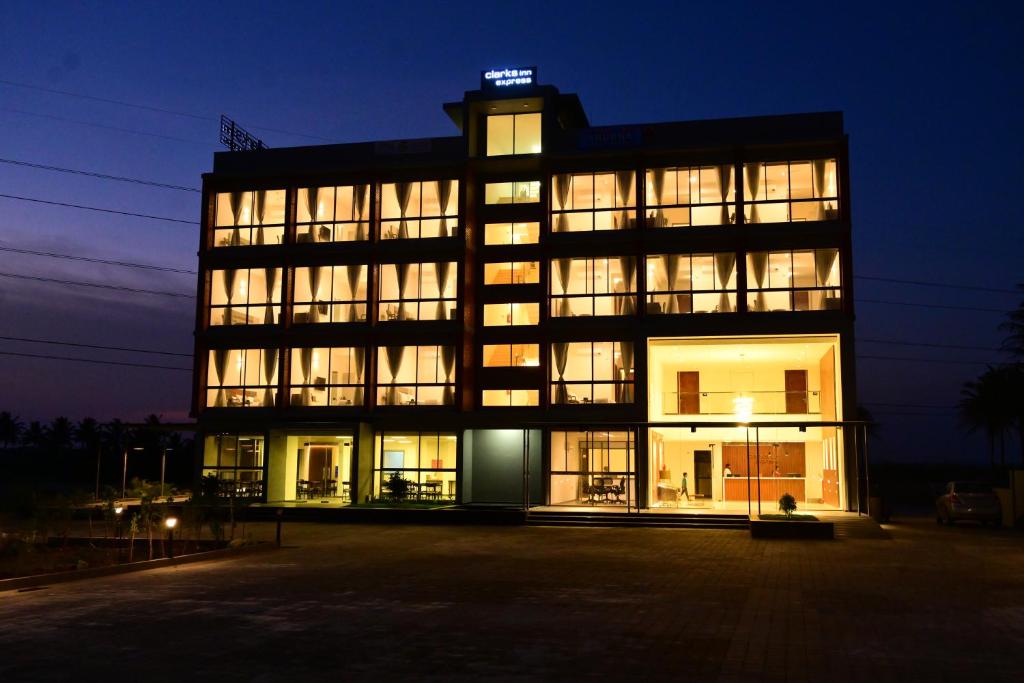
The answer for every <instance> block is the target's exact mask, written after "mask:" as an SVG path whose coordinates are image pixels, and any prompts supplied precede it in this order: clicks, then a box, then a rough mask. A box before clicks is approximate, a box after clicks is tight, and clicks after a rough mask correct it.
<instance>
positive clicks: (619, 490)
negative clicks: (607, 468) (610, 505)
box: [611, 477, 626, 504]
mask: <svg viewBox="0 0 1024 683" xmlns="http://www.w3.org/2000/svg"><path fill="white" fill-rule="evenodd" d="M625 492H626V478H625V477H622V478H620V479H619V483H618V484H616V485H615V486H613V487H612V488H611V494H612V495H613V496H615V502H616V503H619V504H621V503H622V494H623V493H625Z"/></svg>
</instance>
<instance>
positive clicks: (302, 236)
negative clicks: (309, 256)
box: [295, 185, 370, 242]
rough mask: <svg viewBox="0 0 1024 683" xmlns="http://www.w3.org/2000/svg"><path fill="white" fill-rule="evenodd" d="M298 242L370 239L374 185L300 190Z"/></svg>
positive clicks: (297, 207) (298, 200) (296, 237)
mask: <svg viewBox="0 0 1024 683" xmlns="http://www.w3.org/2000/svg"><path fill="white" fill-rule="evenodd" d="M296 204H297V206H296V218H297V221H296V224H297V225H296V234H295V241H297V242H357V241H360V240H368V239H370V231H369V225H370V224H369V222H368V220H369V219H368V216H369V214H370V186H369V185H345V186H341V187H303V188H299V192H298V197H297V202H296Z"/></svg>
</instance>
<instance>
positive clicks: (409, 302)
mask: <svg viewBox="0 0 1024 683" xmlns="http://www.w3.org/2000/svg"><path fill="white" fill-rule="evenodd" d="M455 278H456V268H455V262H453V261H442V262H440V263H385V264H382V265H381V267H380V290H379V292H380V293H379V295H378V298H377V302H378V304H379V306H378V319H379V320H455V319H456V316H457V314H458V308H457V306H456V294H455V292H456V287H455Z"/></svg>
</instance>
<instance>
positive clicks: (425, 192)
mask: <svg viewBox="0 0 1024 683" xmlns="http://www.w3.org/2000/svg"><path fill="white" fill-rule="evenodd" d="M458 234H459V181H457V180H448V179H443V180H431V181H424V182H401V183H385V184H384V185H382V186H381V200H380V238H381V239H382V240H393V239H416V238H421V237H455V236H456V235H458Z"/></svg>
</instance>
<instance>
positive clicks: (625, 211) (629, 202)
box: [551, 171, 636, 232]
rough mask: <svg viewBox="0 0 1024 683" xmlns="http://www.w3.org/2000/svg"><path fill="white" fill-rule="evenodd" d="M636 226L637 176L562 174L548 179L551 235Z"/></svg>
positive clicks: (619, 172)
mask: <svg viewBox="0 0 1024 683" xmlns="http://www.w3.org/2000/svg"><path fill="white" fill-rule="evenodd" d="M635 227H636V174H635V173H634V172H633V171H616V172H615V173H574V174H570V173H565V174H560V175H556V176H555V177H554V178H552V180H551V230H552V232H581V231H590V230H624V229H627V228H635Z"/></svg>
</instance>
